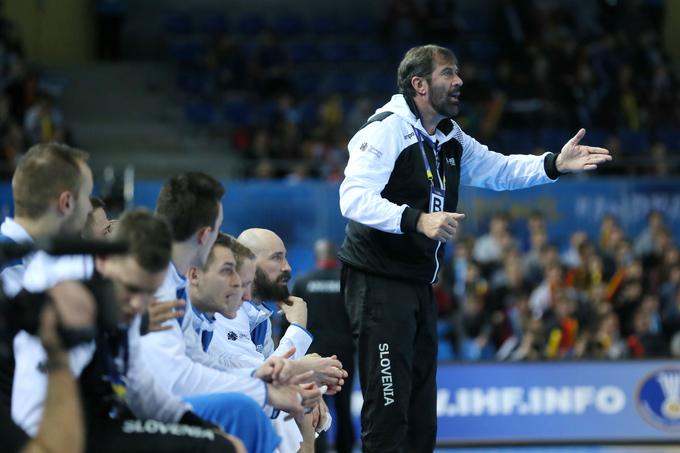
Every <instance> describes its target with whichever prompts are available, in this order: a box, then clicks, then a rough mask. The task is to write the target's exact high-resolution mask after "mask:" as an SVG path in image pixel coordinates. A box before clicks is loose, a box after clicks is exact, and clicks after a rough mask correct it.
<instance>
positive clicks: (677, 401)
mask: <svg viewBox="0 0 680 453" xmlns="http://www.w3.org/2000/svg"><path fill="white" fill-rule="evenodd" d="M637 408H638V412H639V413H640V415H641V416H642V418H643V419H644V420H645V421H646V422H647V423H649V424H650V425H652V426H654V427H655V428H658V429H662V430H664V431H672V432H680V368H666V369H662V370H658V371H656V372H654V373H652V374H651V375H649V376H647V377H646V378H645V380H644V381H642V383H641V384H640V386H639V388H638V393H637Z"/></svg>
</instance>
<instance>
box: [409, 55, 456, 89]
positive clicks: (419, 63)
mask: <svg viewBox="0 0 680 453" xmlns="http://www.w3.org/2000/svg"><path fill="white" fill-rule="evenodd" d="M436 57H441V58H443V59H445V60H447V61H455V60H456V56H455V55H454V54H453V52H451V50H449V49H447V48H446V47H441V46H438V45H435V44H428V45H425V46H419V47H413V48H411V49H409V51H408V52H406V55H404V58H403V59H402V60H401V63H399V69H397V84H398V86H399V92H400V93H401V94H403V95H404V96H406V97H409V98H414V97H415V96H416V90H415V89H414V88H413V85H411V79H412V78H414V77H423V78H425V79H427V81H428V83H429V82H431V81H432V71H433V70H434V65H435V61H434V60H435V58H436Z"/></svg>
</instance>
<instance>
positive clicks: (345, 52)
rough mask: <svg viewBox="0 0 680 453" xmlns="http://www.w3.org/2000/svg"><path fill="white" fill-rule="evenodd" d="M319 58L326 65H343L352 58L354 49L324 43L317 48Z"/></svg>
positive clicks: (346, 45) (347, 46) (333, 43)
mask: <svg viewBox="0 0 680 453" xmlns="http://www.w3.org/2000/svg"><path fill="white" fill-rule="evenodd" d="M319 56H320V57H321V59H322V60H323V61H324V62H326V63H335V64H337V63H345V62H348V61H350V60H351V59H352V58H353V57H354V49H353V48H352V46H350V45H348V44H343V43H339V42H326V43H323V44H321V45H320V46H319Z"/></svg>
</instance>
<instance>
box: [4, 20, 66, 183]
mask: <svg viewBox="0 0 680 453" xmlns="http://www.w3.org/2000/svg"><path fill="white" fill-rule="evenodd" d="M62 89H63V86H62V85H61V83H60V82H59V81H56V80H50V79H49V78H45V77H42V76H41V74H40V71H39V70H37V69H36V68H33V67H31V66H30V65H29V64H28V62H27V60H26V55H25V53H24V47H23V42H22V38H21V33H20V30H19V29H18V27H17V25H16V24H15V23H14V22H12V21H11V20H9V19H7V18H6V17H3V16H2V15H0V90H1V92H0V178H2V179H4V180H7V179H9V178H11V177H12V173H13V171H14V168H15V166H16V163H17V160H18V159H19V157H21V155H22V153H23V151H24V150H25V149H27V148H28V147H30V146H32V145H34V144H36V143H41V142H46V141H57V142H61V143H66V142H70V141H71V140H70V137H68V136H67V135H68V134H67V129H66V126H65V123H64V116H63V114H62V112H61V109H60V108H59V106H58V105H57V103H56V101H57V98H58V96H59V94H60V93H61V90H62Z"/></svg>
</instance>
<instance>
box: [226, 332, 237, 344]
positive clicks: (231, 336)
mask: <svg viewBox="0 0 680 453" xmlns="http://www.w3.org/2000/svg"><path fill="white" fill-rule="evenodd" d="M227 338H228V339H229V340H231V341H236V340H238V335H236V332H234V331H233V330H231V331H229V333H227Z"/></svg>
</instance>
